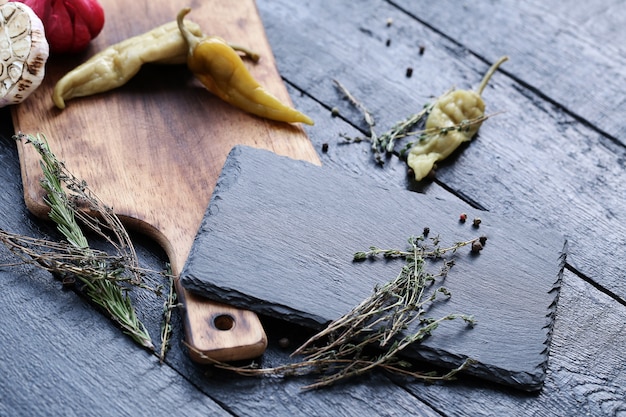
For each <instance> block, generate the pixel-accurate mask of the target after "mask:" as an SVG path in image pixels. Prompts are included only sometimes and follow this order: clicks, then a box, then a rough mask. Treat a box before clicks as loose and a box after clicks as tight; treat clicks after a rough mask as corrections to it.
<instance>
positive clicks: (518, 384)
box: [181, 147, 565, 391]
mask: <svg viewBox="0 0 626 417" xmlns="http://www.w3.org/2000/svg"><path fill="white" fill-rule="evenodd" d="M239 148H240V149H239ZM259 152H260V153H262V154H255V153H259ZM250 155H252V161H254V163H253V165H252V166H254V164H256V165H258V166H257V167H256V168H257V169H259V168H261V169H262V167H263V164H268V163H274V162H275V161H274V159H272V158H283V159H285V160H288V162H286V163H287V164H293V165H287V166H290V167H292V168H293V169H294V170H297V168H298V165H297V164H303V166H302V167H303V168H305V169H311V168H315V169H316V170H320V169H323V168H320V167H317V166H313V165H311V164H308V163H306V162H303V161H295V160H292V159H288V158H285V157H279V156H277V155H275V154H272V153H271V152H268V151H261V150H258V149H253V148H248V147H237V148H234V149H233V150H232V152H231V154H230V155H229V159H228V161H227V164H226V165H225V167H224V170H223V173H228V175H226V176H225V177H224V176H222V178H220V181H219V182H218V187H219V188H218V187H216V193H215V194H214V197H215V198H212V200H211V204H210V205H209V208H208V210H207V211H208V212H211V210H219V204H218V203H219V202H220V200H221V197H220V193H222V192H224V191H226V190H228V189H229V188H230V187H231V186H232V185H233V184H236V183H237V182H238V173H239V172H240V163H239V157H242V158H243V161H244V162H245V161H246V158H250ZM268 155H272V156H271V157H269V156H268ZM257 158H258V159H259V161H261V160H262V161H263V162H257V161H256V159H257ZM252 161H250V160H249V161H248V162H247V165H246V169H249V168H250V167H251V166H250V165H249V164H250V162H252ZM254 172H256V171H254ZM287 172H288V171H287ZM317 172H321V171H316V173H317ZM233 173H235V175H233ZM307 174H308V173H307ZM247 175H248V176H249V175H250V173H249V172H248V174H247ZM283 175H284V173H283ZM324 175H331V174H330V173H329V172H328V170H326V171H325V172H324ZM334 175H336V174H335V173H332V175H331V176H334ZM248 176H246V178H247V179H246V181H249V177H248ZM229 177H230V178H229ZM363 181H367V179H363ZM255 183H256V182H255ZM366 184H367V185H368V187H376V188H378V189H380V190H385V191H386V192H387V193H389V192H390V190H388V189H385V188H384V187H382V186H380V184H376V183H374V182H372V181H370V182H366ZM360 185H362V183H361V184H360ZM393 193H394V195H395V192H393ZM225 194H226V195H228V193H225ZM231 194H232V193H231ZM230 197H231V198H232V196H230ZM431 199H432V198H431ZM437 200H440V199H437ZM450 204H452V202H450ZM454 205H455V207H457V208H461V209H463V208H464V207H465V205H464V204H460V202H459V201H456V202H455V203H454ZM467 207H469V206H467ZM212 214H217V213H215V212H214V213H212ZM487 214H488V213H485V215H487ZM489 215H490V216H492V215H491V214H489ZM493 216H495V215H493ZM208 217H209V216H205V220H207V219H208ZM493 220H494V221H496V223H501V222H502V221H504V220H505V219H501V218H499V217H497V216H495V217H494V218H493ZM206 223H210V222H206V221H203V226H202V228H201V230H202V231H204V232H207V231H210V230H209V229H206V228H205V227H204V226H205V224H206ZM213 223H214V224H215V225H216V226H218V225H219V224H225V223H224V222H218V223H215V221H214V220H213ZM517 223H518V222H515V223H514V224H516V225H517ZM502 230H506V231H507V232H510V231H511V230H510V228H509V227H505V228H504V229H502ZM520 231H521V229H520ZM204 234H205V235H206V233H204ZM199 235H200V234H199ZM548 235H550V234H548ZM205 237H206V236H205ZM552 237H553V238H554V237H556V236H552ZM541 240H545V237H542V239H541ZM563 241H564V239H562V237H561V238H558V237H556V239H552V240H551V242H552V243H556V244H557V247H558V245H563ZM557 242H560V243H557ZM196 246H197V245H194V248H195V247H196ZM548 246H549V247H553V246H554V245H553V244H551V245H548ZM564 248H565V245H563V248H562V249H564ZM558 254H559V259H560V260H561V261H560V262H559V263H560V265H559V268H558V272H557V273H556V274H555V275H556V276H555V279H556V281H549V282H547V284H548V285H550V286H551V290H550V291H546V294H549V293H551V292H553V291H556V293H555V296H556V295H558V288H559V286H560V285H559V284H560V279H561V276H562V272H563V265H564V253H563V252H562V251H560V250H559V251H558ZM194 256H195V254H194ZM212 256H213V255H212ZM189 259H192V256H191V255H190V257H189ZM555 260H556V259H555ZM550 263H552V262H550ZM553 265H557V263H556V262H555V263H554V264H553ZM550 270H551V271H553V272H554V271H555V269H554V268H553V267H551V268H550ZM192 275H193V274H192V273H190V272H189V271H188V270H187V272H185V270H184V271H183V275H181V277H182V278H181V279H182V280H183V285H185V286H186V287H188V289H190V290H192V291H195V292H198V293H200V294H201V295H204V296H206V297H208V298H211V299H215V300H216V301H221V302H226V303H229V304H232V305H235V306H238V307H242V308H248V309H251V310H254V311H257V312H259V313H262V314H268V315H277V314H278V315H279V316H280V315H281V314H286V316H283V318H287V319H289V318H291V321H292V322H294V323H297V324H300V325H304V326H307V327H313V328H316V329H317V328H320V327H322V326H323V325H324V324H326V322H327V321H328V320H327V319H326V320H325V319H320V317H317V316H312V315H310V314H309V313H307V312H306V311H304V313H305V314H302V313H303V312H302V311H299V310H297V309H293V308H291V307H288V306H283V305H280V304H277V303H275V302H274V303H266V302H264V301H263V300H258V299H255V298H253V297H251V296H250V294H249V293H238V292H237V291H236V290H235V289H232V288H228V285H227V283H225V282H222V283H221V285H220V286H213V285H211V283H210V282H209V280H207V279H206V277H205V279H204V280H201V279H199V278H198V277H195V276H193V277H192ZM550 282H552V284H550ZM548 299H549V302H550V306H547V305H546V304H544V306H545V307H544V308H548V310H549V312H548V313H547V314H546V315H545V318H546V320H547V323H546V325H545V326H544V327H543V328H544V329H546V333H545V334H544V336H542V338H541V343H542V345H543V346H545V348H544V349H543V351H542V352H541V354H540V352H537V351H535V352H537V354H536V355H537V357H540V360H538V361H534V360H533V362H532V364H529V365H531V366H532V367H534V368H530V367H528V366H527V367H526V368H525V369H524V371H522V372H515V371H511V370H510V369H503V368H500V367H498V366H496V365H487V366H485V365H484V364H482V363H480V362H479V363H478V364H477V365H475V366H473V367H472V368H471V369H470V370H468V373H470V374H473V375H476V376H480V377H484V378H485V379H488V380H492V381H495V382H497V383H501V384H507V385H512V386H514V387H515V388H517V389H524V390H528V391H535V390H537V389H540V388H541V386H542V384H543V381H544V380H545V369H546V367H547V360H548V355H547V353H548V351H549V343H550V335H551V329H552V322H551V318H552V317H553V315H554V314H553V311H552V310H553V307H555V306H556V302H557V300H556V298H555V297H548ZM546 301H548V300H546ZM427 345H428V339H427V340H426V341H425V343H422V344H420V345H419V346H418V347H417V349H418V350H419V355H416V354H415V352H413V355H412V356H411V357H414V358H415V357H416V358H418V359H419V358H420V357H421V358H424V359H426V360H428V361H429V362H431V363H433V364H435V365H442V366H446V367H456V366H458V365H459V364H460V363H462V361H463V360H464V359H465V358H464V357H462V356H460V355H458V354H454V353H452V352H449V351H446V350H442V349H430V350H429V347H428V346H427ZM535 346H536V345H535ZM529 369H536V372H532V371H530V370H529Z"/></svg>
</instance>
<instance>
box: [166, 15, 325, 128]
mask: <svg viewBox="0 0 626 417" xmlns="http://www.w3.org/2000/svg"><path fill="white" fill-rule="evenodd" d="M190 11H191V9H189V8H184V9H182V10H181V11H180V12H179V13H178V16H177V22H178V26H179V28H180V31H181V33H182V34H183V38H185V40H186V41H187V45H188V49H189V52H188V57H187V65H188V67H189V69H190V70H191V72H193V73H194V75H195V76H196V77H197V78H198V79H199V80H200V82H202V84H203V85H204V86H205V87H206V88H207V89H208V90H209V91H210V92H212V93H213V94H215V95H216V96H218V97H219V98H221V99H222V100H224V101H226V102H227V103H230V104H232V105H233V106H235V107H238V108H240V109H241V110H244V111H246V112H249V113H252V114H254V115H257V116H260V117H264V118H267V119H272V120H277V121H281V122H287V123H306V124H309V125H312V124H313V120H311V119H310V118H309V117H308V116H306V115H304V114H302V113H300V112H299V111H297V110H295V109H293V108H291V107H289V106H287V105H285V104H283V103H282V102H281V101H280V100H279V99H278V98H276V97H275V96H273V95H272V94H271V93H269V92H268V91H267V90H266V89H265V88H263V87H262V86H261V85H260V84H259V83H258V82H257V81H256V80H255V79H254V78H253V77H252V75H251V74H250V72H249V71H248V69H247V68H246V66H245V64H244V62H243V61H242V59H241V57H240V56H239V54H238V53H237V51H236V50H235V49H234V48H233V47H231V46H230V45H228V44H227V43H226V42H225V41H224V40H222V39H221V38H219V37H217V36H207V37H199V36H197V35H195V34H193V33H192V32H191V31H189V30H188V29H187V27H186V26H185V25H184V24H183V18H184V17H185V15H187V14H188V13H189V12H190Z"/></svg>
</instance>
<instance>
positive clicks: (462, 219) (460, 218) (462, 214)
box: [459, 213, 467, 223]
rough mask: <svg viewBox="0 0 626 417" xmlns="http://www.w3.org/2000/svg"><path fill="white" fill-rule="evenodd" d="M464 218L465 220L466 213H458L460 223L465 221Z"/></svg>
mask: <svg viewBox="0 0 626 417" xmlns="http://www.w3.org/2000/svg"><path fill="white" fill-rule="evenodd" d="M466 220H467V214H465V213H461V214H460V215H459V221H460V222H461V223H465V221H466Z"/></svg>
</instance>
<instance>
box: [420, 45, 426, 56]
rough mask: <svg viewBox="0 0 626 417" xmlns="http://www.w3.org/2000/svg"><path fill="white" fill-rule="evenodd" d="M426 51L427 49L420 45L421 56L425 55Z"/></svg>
mask: <svg viewBox="0 0 626 417" xmlns="http://www.w3.org/2000/svg"><path fill="white" fill-rule="evenodd" d="M425 49H426V47H425V46H424V45H420V52H419V54H420V55H424V50H425Z"/></svg>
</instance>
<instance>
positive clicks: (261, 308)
mask: <svg viewBox="0 0 626 417" xmlns="http://www.w3.org/2000/svg"><path fill="white" fill-rule="evenodd" d="M247 149H252V148H250V147H248V146H243V145H238V146H234V147H233V148H232V149H231V150H230V152H229V154H228V157H227V158H226V162H225V163H224V167H223V168H222V172H221V174H220V176H219V178H218V180H217V183H216V185H215V189H214V191H213V195H212V196H211V200H210V201H209V206H208V207H207V210H206V212H207V215H205V216H204V218H203V220H202V223H201V225H200V229H199V232H198V234H197V235H196V237H195V239H194V244H193V246H192V247H191V250H190V252H189V256H188V258H187V262H186V264H185V265H184V267H183V270H182V271H181V274H180V280H181V283H182V284H183V286H184V287H185V288H186V289H188V290H190V291H192V292H196V293H198V294H200V295H202V296H203V297H206V298H208V299H211V300H213V301H219V302H221V303H224V304H228V305H233V306H238V307H242V306H245V307H244V308H246V309H249V310H252V311H254V312H256V313H258V314H264V315H275V314H276V313H277V312H279V313H280V314H281V315H282V317H283V318H284V319H285V320H288V321H290V322H291V323H294V324H297V325H299V326H304V327H307V328H311V329H315V330H321V329H322V328H324V326H325V325H326V324H328V323H329V321H328V320H326V319H325V318H324V317H320V316H317V315H310V314H307V312H306V311H303V310H295V309H293V308H291V307H289V306H277V305H276V304H275V303H267V302H266V301H264V300H262V299H259V298H254V297H250V296H249V295H246V294H243V293H240V292H238V291H235V290H234V289H232V288H224V287H222V286H216V285H213V284H212V283H211V282H208V281H206V280H203V279H201V278H199V277H197V276H196V275H195V273H194V271H195V270H194V269H193V268H189V267H188V266H189V264H190V263H191V260H193V259H196V258H197V254H198V253H201V252H202V250H201V248H200V245H198V244H196V242H197V241H198V240H199V237H200V236H201V235H202V233H201V232H203V231H205V230H206V224H207V219H208V215H209V214H211V213H212V212H214V211H215V210H219V208H218V203H219V200H220V199H221V198H220V193H221V192H223V191H225V190H227V189H229V188H230V187H231V186H232V185H233V184H234V183H235V182H236V181H237V178H238V174H239V173H240V172H241V169H240V159H239V158H238V156H239V155H241V154H242V152H245V151H246V150H247ZM255 151H257V150H256V149H255ZM260 152H268V151H260ZM290 161H292V163H294V164H298V163H300V164H304V165H313V164H310V163H309V162H305V161H300V160H290Z"/></svg>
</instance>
